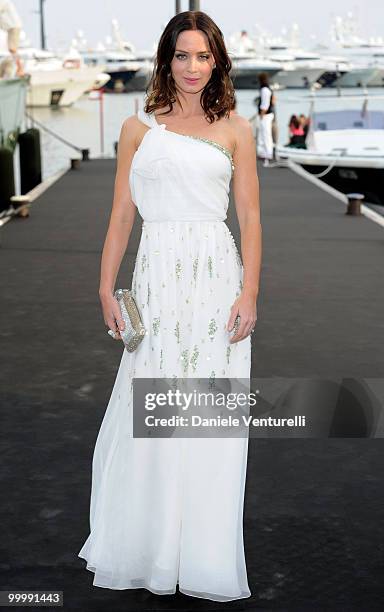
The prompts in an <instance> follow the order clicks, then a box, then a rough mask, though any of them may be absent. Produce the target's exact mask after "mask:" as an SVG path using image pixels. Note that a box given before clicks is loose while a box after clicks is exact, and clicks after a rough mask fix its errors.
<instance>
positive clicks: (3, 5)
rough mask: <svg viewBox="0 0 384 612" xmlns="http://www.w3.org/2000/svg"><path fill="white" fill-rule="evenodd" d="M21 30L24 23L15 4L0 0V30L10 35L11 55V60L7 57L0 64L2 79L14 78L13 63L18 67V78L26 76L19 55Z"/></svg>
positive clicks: (9, 47)
mask: <svg viewBox="0 0 384 612" xmlns="http://www.w3.org/2000/svg"><path fill="white" fill-rule="evenodd" d="M21 28H22V22H21V19H20V17H19V15H18V13H17V11H16V8H15V6H14V4H13V2H11V1H10V0H0V29H1V30H5V31H6V32H7V34H8V51H9V52H10V54H11V58H9V57H7V58H5V59H3V61H2V62H1V63H0V78H2V77H11V76H13V75H12V68H13V62H14V63H15V65H16V76H23V74H24V71H23V66H22V63H21V61H20V58H19V56H18V54H17V50H18V46H19V38H20V30H21ZM10 60H11V61H10Z"/></svg>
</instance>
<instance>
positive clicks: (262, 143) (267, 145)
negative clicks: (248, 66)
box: [257, 72, 275, 166]
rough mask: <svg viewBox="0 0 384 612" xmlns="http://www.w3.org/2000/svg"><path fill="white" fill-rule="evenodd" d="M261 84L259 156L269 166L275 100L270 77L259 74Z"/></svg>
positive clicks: (271, 151)
mask: <svg viewBox="0 0 384 612" xmlns="http://www.w3.org/2000/svg"><path fill="white" fill-rule="evenodd" d="M259 82H260V97H259V99H258V108H259V130H258V139H257V154H258V156H259V158H260V159H261V160H262V161H263V162H264V166H268V165H269V161H270V160H271V159H273V134H272V123H273V119H274V116H275V100H274V95H273V91H272V89H271V87H270V86H269V83H268V76H267V74H266V73H265V72H263V73H261V74H259Z"/></svg>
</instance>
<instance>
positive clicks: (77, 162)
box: [71, 158, 81, 170]
mask: <svg viewBox="0 0 384 612" xmlns="http://www.w3.org/2000/svg"><path fill="white" fill-rule="evenodd" d="M80 165H81V159H78V158H72V159H71V170H77V169H78V168H80Z"/></svg>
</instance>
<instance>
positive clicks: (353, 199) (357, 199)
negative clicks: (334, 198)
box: [345, 193, 364, 216]
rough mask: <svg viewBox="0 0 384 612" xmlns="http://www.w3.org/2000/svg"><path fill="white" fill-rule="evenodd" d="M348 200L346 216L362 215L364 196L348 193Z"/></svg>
mask: <svg viewBox="0 0 384 612" xmlns="http://www.w3.org/2000/svg"><path fill="white" fill-rule="evenodd" d="M346 196H347V198H348V206H347V211H346V213H345V214H346V215H355V216H356V215H361V208H360V206H361V203H362V201H363V200H364V195H363V194H362V193H347V194H346Z"/></svg>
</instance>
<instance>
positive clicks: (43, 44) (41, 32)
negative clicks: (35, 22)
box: [39, 0, 45, 49]
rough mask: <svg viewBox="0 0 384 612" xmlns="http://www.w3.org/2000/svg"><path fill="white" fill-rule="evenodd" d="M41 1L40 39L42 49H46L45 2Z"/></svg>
mask: <svg viewBox="0 0 384 612" xmlns="http://www.w3.org/2000/svg"><path fill="white" fill-rule="evenodd" d="M39 1H40V39H41V48H42V49H45V25H44V2H45V0H39Z"/></svg>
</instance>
